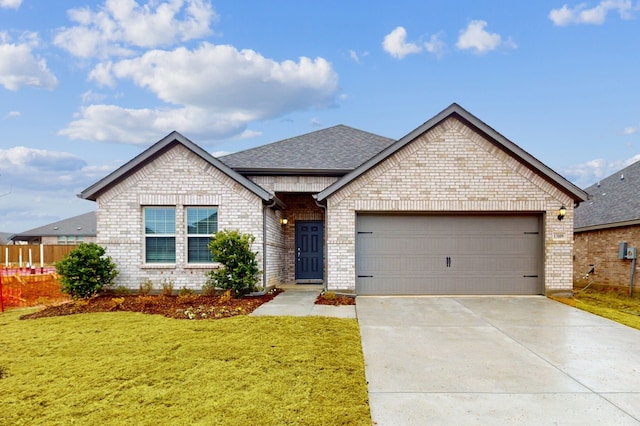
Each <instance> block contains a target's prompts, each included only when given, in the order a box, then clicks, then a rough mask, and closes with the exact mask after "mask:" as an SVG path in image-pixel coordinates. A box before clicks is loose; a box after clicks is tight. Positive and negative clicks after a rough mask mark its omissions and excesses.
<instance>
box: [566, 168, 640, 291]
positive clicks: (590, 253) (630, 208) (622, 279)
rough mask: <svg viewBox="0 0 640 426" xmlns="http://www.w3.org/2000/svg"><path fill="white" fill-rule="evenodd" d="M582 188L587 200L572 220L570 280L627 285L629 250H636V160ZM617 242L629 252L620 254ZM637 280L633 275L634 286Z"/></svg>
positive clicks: (639, 233)
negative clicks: (571, 271) (588, 197)
mask: <svg viewBox="0 0 640 426" xmlns="http://www.w3.org/2000/svg"><path fill="white" fill-rule="evenodd" d="M585 191H586V192H587V193H588V194H589V196H590V199H589V200H588V201H587V202H584V203H582V204H581V205H580V208H578V209H576V213H575V220H574V231H573V232H574V253H575V256H574V261H573V268H574V270H573V273H574V281H575V283H576V285H578V286H585V285H587V284H589V283H591V284H593V285H595V286H607V287H625V288H628V287H629V285H630V283H631V275H632V274H631V272H632V263H633V262H632V260H633V259H632V257H633V256H632V254H633V252H634V250H633V249H634V248H635V249H640V162H636V163H634V164H631V165H630V166H628V167H625V168H624V169H622V170H620V171H618V172H616V173H613V174H612V175H611V176H609V177H607V178H606V179H603V180H601V181H600V182H597V183H595V184H593V185H591V186H590V187H588V188H586V189H585ZM621 243H626V245H627V247H628V248H629V249H632V250H631V252H630V253H629V255H627V251H626V250H623V253H622V254H621V253H620V249H621V247H620V245H621ZM637 273H638V271H636V272H635V273H634V275H636V274H637ZM587 274H589V276H587ZM637 283H638V280H637V279H635V277H634V284H633V285H634V287H635V288H636V289H637V288H639V285H638V284H637Z"/></svg>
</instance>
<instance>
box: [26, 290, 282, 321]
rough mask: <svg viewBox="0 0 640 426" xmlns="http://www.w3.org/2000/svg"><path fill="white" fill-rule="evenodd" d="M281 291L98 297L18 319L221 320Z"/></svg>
mask: <svg viewBox="0 0 640 426" xmlns="http://www.w3.org/2000/svg"><path fill="white" fill-rule="evenodd" d="M281 291H282V290H274V291H272V292H270V293H268V294H265V295H263V296H246V297H243V298H240V299H236V298H233V297H232V298H229V297H225V296H224V295H220V296H205V295H188V296H164V295H148V296H140V295H123V296H115V295H100V296H95V297H92V298H90V299H81V300H75V301H70V302H65V303H62V304H57V305H51V306H46V307H45V308H43V309H41V310H39V311H36V312H34V313H31V314H27V315H23V316H22V317H20V319H36V318H45V317H56V316H63V315H73V314H85V313H92V312H117V311H126V312H142V313H145V314H156V315H163V316H165V317H169V318H175V319H199V320H203V319H220V318H229V317H233V316H237V315H248V314H250V313H251V312H253V311H254V310H255V309H256V308H258V307H259V306H260V305H262V304H263V303H266V302H268V301H270V300H272V299H273V298H274V297H275V296H276V295H277V294H279V293H280V292H281Z"/></svg>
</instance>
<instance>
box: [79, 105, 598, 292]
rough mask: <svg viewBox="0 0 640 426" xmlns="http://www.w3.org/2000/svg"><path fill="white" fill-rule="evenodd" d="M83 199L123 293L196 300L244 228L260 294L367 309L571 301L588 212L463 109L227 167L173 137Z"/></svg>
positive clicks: (346, 132)
mask: <svg viewBox="0 0 640 426" xmlns="http://www.w3.org/2000/svg"><path fill="white" fill-rule="evenodd" d="M80 196H81V197H82V198H85V199H89V200H94V201H96V202H97V205H98V243H99V244H101V245H103V246H105V247H106V249H107V252H108V253H109V255H110V256H111V257H112V258H113V259H114V261H115V262H116V264H117V265H118V270H119V271H120V274H119V276H118V280H119V283H118V284H122V285H125V286H129V287H132V288H137V286H138V284H139V282H140V281H141V280H143V279H151V280H152V281H154V282H159V281H160V280H162V279H170V280H172V281H173V282H174V283H175V285H176V286H177V287H178V288H181V287H183V286H184V287H192V288H196V289H197V288H200V287H201V286H202V284H203V283H204V281H205V277H204V272H205V271H206V270H210V269H211V268H215V267H217V266H218V265H216V264H215V262H213V261H212V260H211V259H209V258H207V253H206V243H207V241H208V237H209V235H210V234H211V233H213V232H215V231H216V230H219V229H224V228H228V229H231V228H233V229H239V230H240V231H241V232H245V233H251V234H253V235H254V236H255V237H256V241H255V246H254V249H255V250H256V252H257V253H258V257H259V261H260V262H261V267H262V271H263V273H262V282H261V285H262V286H264V287H265V288H266V287H270V286H276V285H278V284H282V283H291V282H296V283H300V284H304V283H324V285H325V287H327V288H328V289H331V290H340V291H350V292H355V293H357V294H550V293H570V292H571V289H572V276H573V274H572V253H573V208H574V205H575V204H577V203H580V202H582V201H584V200H585V199H586V198H587V194H586V193H585V192H584V191H582V190H581V189H579V188H577V187H576V186H574V185H573V184H571V183H570V182H568V181H567V180H565V179H564V178H562V177H561V176H560V175H558V174H557V173H555V172H554V171H553V170H551V169H550V168H548V167H547V166H545V165H544V164H542V163H541V162H540V161H538V160H537V159H535V158H534V157H533V156H531V155H530V154H528V153H527V152H525V151H524V150H522V149H521V148H520V147H518V146H517V145H515V144H514V143H513V142H511V141H509V140H508V139H506V138H505V137H504V136H502V135H500V134H499V133H498V132H496V131H495V130H494V129H492V128H491V127H489V126H488V125H487V124H485V123H484V122H482V121H480V120H479V119H478V118H477V117H475V116H473V115H472V114H470V113H469V112H468V111H466V110H465V109H463V108H462V107H460V106H459V105H457V104H452V105H451V106H449V107H448V108H446V109H445V110H443V111H442V112H440V113H439V114H437V115H436V116H434V117H433V118H431V119H430V120H428V121H427V122H425V123H423V124H422V125H420V126H419V127H418V128H416V129H415V130H413V131H411V132H410V133H408V134H407V135H406V136H404V137H403V138H401V139H399V140H392V139H388V138H384V137H381V136H377V135H373V134H371V133H367V132H363V131H360V130H356V129H353V128H350V127H347V126H342V125H339V126H335V127H331V128H328V129H324V130H319V131H317V132H312V133H309V134H306V135H301V136H297V137H294V138H291V139H286V140H283V141H280V142H275V143H272V144H268V145H264V146H261V147H257V148H253V149H249V150H246V151H241V152H238V153H235V154H231V155H227V156H224V157H220V158H214V157H213V156H211V155H210V154H208V153H207V152H206V151H204V150H203V149H202V148H200V147H198V146H197V145H195V144H194V143H193V142H191V141H189V140H188V139H187V138H185V137H184V136H182V135H180V134H179V133H177V132H173V133H171V134H170V135H168V136H166V137H165V138H163V139H162V140H160V141H159V142H157V143H156V144H154V145H153V146H151V147H150V148H148V149H147V150H146V151H144V152H143V153H142V154H140V155H138V156H137V157H135V158H133V159H132V160H131V161H129V162H128V163H126V164H125V165H123V166H122V167H120V168H119V169H117V170H116V171H115V172H113V173H111V174H110V175H108V176H106V177H105V178H103V179H102V180H100V181H99V182H97V183H95V184H94V185H92V186H91V187H89V188H87V189H86V190H85V191H83V192H82V193H81V194H80ZM561 207H565V208H566V216H565V217H563V218H562V219H564V220H559V218H558V211H559V209H560V208H561Z"/></svg>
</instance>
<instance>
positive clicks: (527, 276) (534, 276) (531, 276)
mask: <svg viewBox="0 0 640 426" xmlns="http://www.w3.org/2000/svg"><path fill="white" fill-rule="evenodd" d="M523 277H524V278H538V276H537V275H523Z"/></svg>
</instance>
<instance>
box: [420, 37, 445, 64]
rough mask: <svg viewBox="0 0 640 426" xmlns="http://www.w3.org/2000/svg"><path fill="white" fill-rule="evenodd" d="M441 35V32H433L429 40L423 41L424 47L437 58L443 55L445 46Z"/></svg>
mask: <svg viewBox="0 0 640 426" xmlns="http://www.w3.org/2000/svg"><path fill="white" fill-rule="evenodd" d="M442 36H443V33H442V32H439V33H437V34H433V35H432V36H431V37H430V38H429V41H425V42H424V48H425V49H427V52H429V53H433V54H434V55H436V56H437V57H438V58H440V57H442V55H444V49H445V46H446V45H445V43H444V41H442V40H441V38H442Z"/></svg>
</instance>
